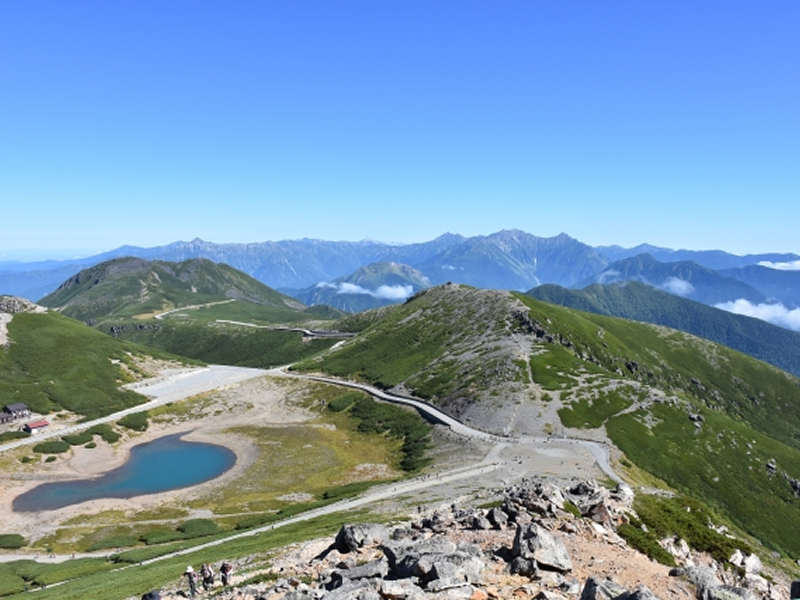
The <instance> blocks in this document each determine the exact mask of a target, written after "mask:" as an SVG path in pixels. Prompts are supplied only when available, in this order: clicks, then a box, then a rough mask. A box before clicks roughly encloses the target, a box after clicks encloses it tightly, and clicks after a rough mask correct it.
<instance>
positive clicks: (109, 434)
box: [88, 423, 120, 444]
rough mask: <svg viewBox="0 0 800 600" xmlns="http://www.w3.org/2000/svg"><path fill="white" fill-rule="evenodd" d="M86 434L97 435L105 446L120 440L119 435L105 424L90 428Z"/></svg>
mask: <svg viewBox="0 0 800 600" xmlns="http://www.w3.org/2000/svg"><path fill="white" fill-rule="evenodd" d="M88 433H91V434H92V435H99V436H100V437H101V438H103V441H104V442H106V443H107V444H113V443H115V442H117V441H119V438H120V435H119V434H118V433H117V432H116V431H114V429H113V428H112V427H111V425H109V424H107V423H100V424H99V425H95V426H94V427H91V428H90V429H89V430H88Z"/></svg>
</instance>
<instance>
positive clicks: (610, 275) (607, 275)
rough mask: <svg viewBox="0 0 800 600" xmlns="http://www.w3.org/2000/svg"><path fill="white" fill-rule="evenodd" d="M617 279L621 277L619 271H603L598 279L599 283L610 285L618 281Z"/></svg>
mask: <svg viewBox="0 0 800 600" xmlns="http://www.w3.org/2000/svg"><path fill="white" fill-rule="evenodd" d="M617 277H619V271H614V270H611V271H603V272H602V273H600V277H598V278H597V283H610V282H612V281H616V279H617Z"/></svg>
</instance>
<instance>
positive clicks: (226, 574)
mask: <svg viewBox="0 0 800 600" xmlns="http://www.w3.org/2000/svg"><path fill="white" fill-rule="evenodd" d="M231 573H233V565H232V564H231V563H229V562H224V563H222V565H220V567H219V577H220V581H221V582H222V585H223V586H227V585H230V582H231ZM214 575H215V573H214V568H213V567H212V566H211V565H210V564H209V563H203V566H202V567H200V573H198V572H197V571H195V570H194V567H192V566H191V565H189V566H188V567H186V571H184V573H183V576H184V577H186V581H187V582H188V584H189V598H194V597H195V596H196V595H197V584H198V582H199V583H201V584H202V585H203V589H204V590H205V591H208V590H210V589H211V588H212V587H214ZM142 600H161V592H159V591H158V590H153V591H152V592H148V593H146V594H145V595H144V596H142Z"/></svg>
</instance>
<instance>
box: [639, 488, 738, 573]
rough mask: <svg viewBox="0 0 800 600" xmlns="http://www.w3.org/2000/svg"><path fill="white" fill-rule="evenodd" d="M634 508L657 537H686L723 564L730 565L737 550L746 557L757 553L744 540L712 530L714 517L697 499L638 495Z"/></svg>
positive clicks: (694, 545) (687, 541)
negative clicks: (711, 525) (731, 557)
mask: <svg viewBox="0 0 800 600" xmlns="http://www.w3.org/2000/svg"><path fill="white" fill-rule="evenodd" d="M634 508H635V509H636V512H637V513H638V514H639V518H640V519H641V520H642V522H643V523H644V524H645V525H647V529H648V530H649V531H650V532H651V533H652V535H653V536H654V537H656V538H659V539H663V538H665V537H668V536H673V535H674V536H678V537H680V538H683V539H684V540H686V543H687V544H689V546H690V547H691V548H692V549H694V550H697V551H699V552H707V553H709V554H710V555H711V556H712V558H714V560H716V561H718V562H719V563H721V564H724V563H726V562H727V561H728V559H729V558H730V556H731V555H732V554H733V553H734V552H735V551H736V550H737V549H739V550H741V551H742V552H744V553H745V554H752V552H753V550H752V548H751V547H750V546H749V544H747V543H745V542H744V541H742V540H735V539H731V538H729V537H727V536H725V535H723V534H721V533H718V532H717V531H715V530H713V529H711V528H710V526H709V525H710V524H711V523H713V522H714V519H713V518H712V514H711V513H710V511H709V509H708V508H707V507H706V506H705V505H703V504H702V503H701V502H700V501H698V500H695V499H694V498H688V497H686V496H676V497H674V498H661V497H657V496H637V497H636V502H635V504H634Z"/></svg>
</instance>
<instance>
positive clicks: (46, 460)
mask: <svg viewBox="0 0 800 600" xmlns="http://www.w3.org/2000/svg"><path fill="white" fill-rule="evenodd" d="M56 460H58V459H56V457H55V456H52V455H51V456H48V457H47V458H46V459H45V461H44V462H56Z"/></svg>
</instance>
